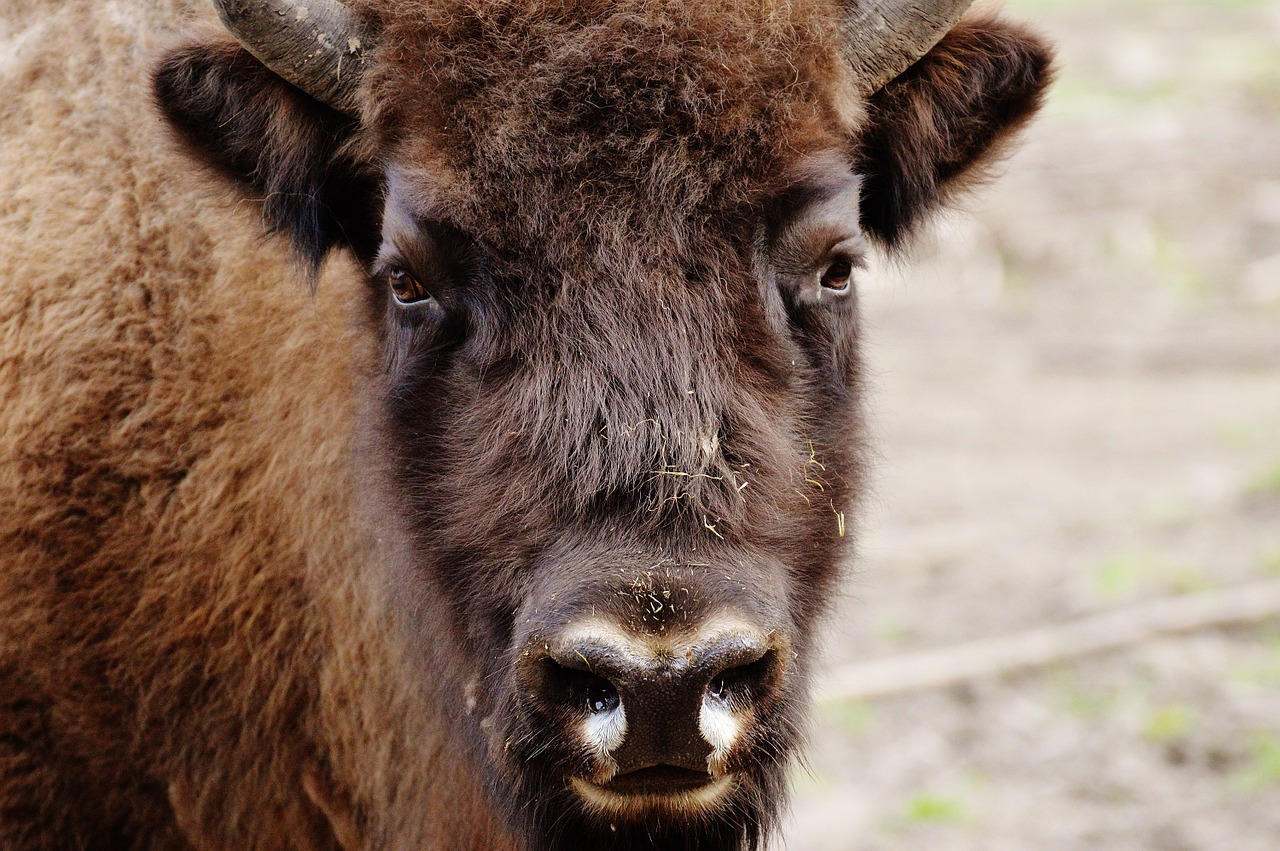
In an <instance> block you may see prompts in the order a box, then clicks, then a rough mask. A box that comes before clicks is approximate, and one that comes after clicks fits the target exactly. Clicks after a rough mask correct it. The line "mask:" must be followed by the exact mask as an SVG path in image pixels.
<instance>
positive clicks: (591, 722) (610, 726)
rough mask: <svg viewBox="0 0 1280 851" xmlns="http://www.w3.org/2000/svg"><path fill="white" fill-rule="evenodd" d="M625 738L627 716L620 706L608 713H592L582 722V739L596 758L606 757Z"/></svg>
mask: <svg viewBox="0 0 1280 851" xmlns="http://www.w3.org/2000/svg"><path fill="white" fill-rule="evenodd" d="M626 737H627V714H626V712H625V711H624V709H623V707H622V705H621V704H619V705H618V706H617V707H616V708H615V709H613V710H610V711H608V712H594V713H592V714H590V715H588V716H587V717H586V718H585V719H584V720H583V722H582V739H583V741H584V742H586V744H587V748H588V749H589V750H590V751H591V752H592V753H593V754H595V755H596V756H599V757H606V758H607V757H608V756H609V754H610V752H611V751H614V750H616V749H617V748H618V746H619V745H621V744H622V742H623V740H624V739H626Z"/></svg>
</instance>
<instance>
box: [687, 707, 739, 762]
mask: <svg viewBox="0 0 1280 851" xmlns="http://www.w3.org/2000/svg"><path fill="white" fill-rule="evenodd" d="M744 721H745V719H744V718H741V717H739V716H737V715H735V714H734V712H733V710H732V709H731V708H730V707H729V704H728V703H726V702H725V701H722V700H717V699H715V698H711V697H706V698H704V699H703V701H702V710H701V712H699V714H698V732H700V733H702V738H703V739H705V740H706V742H707V744H709V745H711V755H710V756H708V757H707V767H708V768H710V769H711V773H712V774H719V773H720V770H721V768H722V766H723V764H724V761H725V759H726V758H728V756H729V751H730V750H731V749H732V748H733V746H734V744H735V743H736V742H737V741H738V738H739V737H740V736H741V735H742V729H743V726H744Z"/></svg>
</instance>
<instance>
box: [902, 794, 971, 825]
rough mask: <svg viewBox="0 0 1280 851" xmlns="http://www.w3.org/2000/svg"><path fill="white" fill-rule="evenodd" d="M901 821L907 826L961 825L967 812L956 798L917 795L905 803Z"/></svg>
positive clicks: (967, 816) (966, 818)
mask: <svg viewBox="0 0 1280 851" xmlns="http://www.w3.org/2000/svg"><path fill="white" fill-rule="evenodd" d="M903 819H904V820H905V821H906V822H907V824H911V825H923V824H963V823H965V822H966V821H969V812H968V810H967V809H966V808H965V805H964V804H963V803H962V802H961V801H960V800H959V799H957V798H949V797H946V796H944V795H917V796H916V797H914V798H912V799H911V800H910V801H908V802H907V807H906V810H905V811H904V812H903Z"/></svg>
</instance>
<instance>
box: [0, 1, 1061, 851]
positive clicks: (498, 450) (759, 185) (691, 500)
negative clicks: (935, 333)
mask: <svg viewBox="0 0 1280 851" xmlns="http://www.w3.org/2000/svg"><path fill="white" fill-rule="evenodd" d="M217 5H218V7H219V11H220V12H221V17H222V25H218V24H217V23H215V22H214V21H213V20H212V10H211V9H207V8H206V7H205V6H204V4H203V3H196V2H195V0H190V2H188V1H187V0H160V2H153V0H8V2H7V3H6V4H5V11H4V12H3V13H2V16H0V323H2V324H0V328H3V334H2V335H0V506H3V508H2V509H0V846H3V847H4V848H5V849H10V851H18V850H19V849H106V848H137V849H231V848H236V849H286V848H316V849H319V848H346V849H354V848H370V849H495V850H496V851H517V849H527V850H528V851H538V849H546V850H547V851H550V849H560V850H561V851H574V849H592V851H599V849H607V848H613V849H641V848H658V849H693V848H697V849H704V851H714V849H750V848H758V847H762V846H763V845H764V844H765V843H766V842H767V841H768V839H769V837H770V835H771V834H772V833H773V832H774V828H775V825H776V823H777V820H778V815H779V813H780V812H781V811H782V810H783V808H784V805H785V798H786V773H787V769H788V766H789V765H790V764H791V762H792V761H793V758H794V757H795V755H796V753H797V750H798V748H799V747H800V745H801V740H802V738H803V730H804V719H805V711H806V702H807V694H808V690H809V682H810V679H811V676H812V669H813V665H814V653H815V649H814V640H815V639H814V633H815V625H816V624H817V623H818V622H819V620H820V618H821V617H822V615H823V612H824V610H825V609H826V608H827V602H828V601H829V600H830V599H831V597H832V595H833V592H834V589H835V587H836V583H837V581H838V577H839V565H840V564H841V562H842V561H843V560H844V559H845V556H846V555H847V549H848V547H849V545H850V542H851V540H852V538H853V534H852V531H853V529H854V524H853V522H852V520H850V519H846V518H848V517H849V516H850V514H851V512H852V511H853V509H854V507H855V504H856V499H857V496H858V494H859V491H860V490H861V484H862V479H863V462H862V460H861V458H862V456H861V446H862V439H861V433H860V428H859V423H860V404H861V398H862V392H861V389H860V383H859V382H860V373H861V368H860V363H859V354H858V351H859V346H858V344H859V338H860V336H861V329H860V326H859V316H858V299H857V279H858V277H859V275H860V274H861V270H862V269H863V268H864V266H865V264H866V263H867V262H868V261H869V259H870V258H871V254H870V252H871V249H872V246H880V247H881V248H882V249H884V251H885V252H886V253H888V254H890V255H891V254H892V253H893V252H894V251H896V250H898V249H899V248H900V247H901V246H902V245H903V244H904V243H905V242H906V241H907V240H908V238H909V237H910V235H911V234H912V233H913V231H914V230H915V229H916V228H917V227H918V226H919V224H920V223H921V222H922V221H924V220H925V219H927V217H928V216H929V214H931V213H932V212H934V211H935V210H937V209H938V208H939V207H940V206H941V205H942V204H943V203H944V202H945V201H947V199H948V198H950V197H951V196H953V195H954V194H955V193H957V192H958V191H960V190H962V189H964V188H965V187H968V186H971V185H973V184H974V183H975V181H977V180H978V179H980V178H981V177H982V176H983V175H984V173H985V171H986V169H987V167H988V166H989V165H990V164H991V163H992V162H993V161H994V159H995V157H997V156H998V155H999V154H1000V152H1001V151H1002V150H1005V149H1006V147H1007V143H1008V141H1009V140H1010V139H1011V138H1012V136H1013V135H1014V134H1015V132H1016V131H1017V130H1018V129H1019V128H1020V127H1021V126H1022V125H1023V124H1024V123H1025V122H1026V121H1027V120H1028V118H1029V117H1030V116H1031V115H1032V114H1033V113H1034V112H1035V111H1036V109H1037V107H1038V105H1039V103H1040V100H1041V96H1042V93H1043V91H1044V89H1045V87H1046V85H1047V84H1048V81H1049V77H1050V74H1051V71H1050V66H1051V61H1050V53H1049V49H1048V48H1047V46H1046V45H1045V44H1044V42H1043V41H1042V40H1041V39H1039V38H1038V37H1037V36H1035V35H1033V34H1031V33H1029V32H1028V31H1026V30H1025V29H1023V28H1021V27H1019V26H1017V25H1014V24H1011V23H1008V22H1005V21H1003V20H1000V19H998V18H995V17H992V16H990V15H974V16H968V17H964V18H963V19H962V13H963V12H964V9H965V7H966V6H967V5H968V3H965V2H954V1H953V2H944V0H937V2H901V0H885V2H871V0H846V2H836V0H700V1H699V2H696V3H684V2H679V0H520V2H516V0H351V2H350V3H349V4H348V5H340V4H338V3H336V2H334V0H221V2H219V3H217ZM262 219H265V223H266V225H267V227H266V228H265V229H264V228H262ZM270 234H277V235H278V236H276V235H270Z"/></svg>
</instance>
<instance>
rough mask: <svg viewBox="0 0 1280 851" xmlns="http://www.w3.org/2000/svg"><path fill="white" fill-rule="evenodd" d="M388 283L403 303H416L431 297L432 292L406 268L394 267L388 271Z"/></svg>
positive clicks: (397, 299)
mask: <svg viewBox="0 0 1280 851" xmlns="http://www.w3.org/2000/svg"><path fill="white" fill-rule="evenodd" d="M387 283H389V284H390V285H391V292H392V294H393V295H394V296H395V297H396V301H398V302H400V303H401V304H416V303H417V302H420V301H426V300H427V299H429V298H431V293H430V292H429V291H428V290H427V288H426V287H424V286H423V285H422V283H421V282H420V281H419V280H418V279H417V278H415V277H414V276H413V275H411V274H410V273H409V272H406V271H405V270H404V269H400V268H393V269H391V270H390V271H388V272H387Z"/></svg>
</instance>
